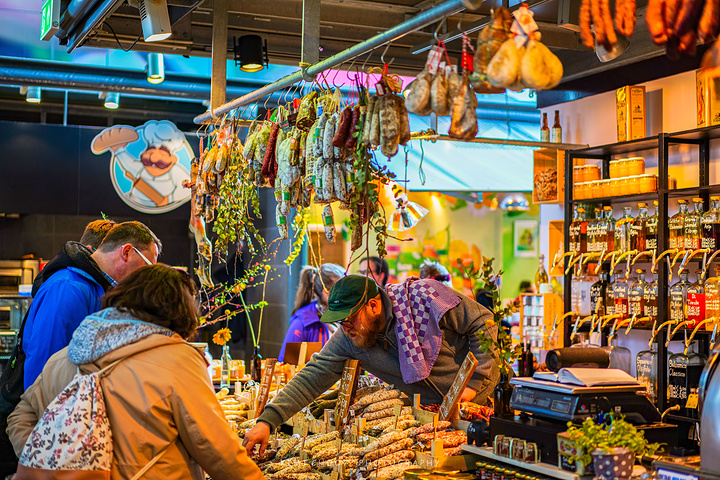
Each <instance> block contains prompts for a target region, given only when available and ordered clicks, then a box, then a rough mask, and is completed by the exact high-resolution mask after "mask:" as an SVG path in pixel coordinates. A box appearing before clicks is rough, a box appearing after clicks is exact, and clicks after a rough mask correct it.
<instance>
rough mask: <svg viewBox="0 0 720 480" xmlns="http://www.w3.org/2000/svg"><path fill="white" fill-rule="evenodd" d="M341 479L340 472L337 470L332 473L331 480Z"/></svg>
mask: <svg viewBox="0 0 720 480" xmlns="http://www.w3.org/2000/svg"><path fill="white" fill-rule="evenodd" d="M339 478H340V472H338V471H337V470H333V471H332V472H331V473H330V480H338V479H339Z"/></svg>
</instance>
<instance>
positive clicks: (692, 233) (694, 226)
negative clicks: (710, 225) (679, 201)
mask: <svg viewBox="0 0 720 480" xmlns="http://www.w3.org/2000/svg"><path fill="white" fill-rule="evenodd" d="M692 200H693V205H694V209H693V211H692V212H690V213H688V214H687V216H686V217H685V225H684V227H683V237H684V239H685V249H686V250H697V249H698V248H700V245H701V243H702V229H701V227H700V220H701V218H702V214H703V200H702V198H693V199H692Z"/></svg>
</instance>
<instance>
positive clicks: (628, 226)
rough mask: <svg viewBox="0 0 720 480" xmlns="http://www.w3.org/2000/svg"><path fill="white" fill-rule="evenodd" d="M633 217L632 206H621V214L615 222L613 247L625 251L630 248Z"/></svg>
mask: <svg viewBox="0 0 720 480" xmlns="http://www.w3.org/2000/svg"><path fill="white" fill-rule="evenodd" d="M634 221H635V219H634V218H633V217H632V207H624V208H623V216H622V217H620V219H618V221H617V223H615V248H616V249H618V250H620V251H622V252H627V251H629V250H631V249H632V244H631V242H632V237H631V232H632V226H633V222H634Z"/></svg>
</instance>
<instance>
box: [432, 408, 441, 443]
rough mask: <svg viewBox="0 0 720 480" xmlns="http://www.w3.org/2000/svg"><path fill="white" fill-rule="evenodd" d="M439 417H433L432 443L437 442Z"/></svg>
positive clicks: (437, 415) (436, 415)
mask: <svg viewBox="0 0 720 480" xmlns="http://www.w3.org/2000/svg"><path fill="white" fill-rule="evenodd" d="M439 417H440V415H439V414H437V413H436V414H435V415H433V441H434V440H437V426H438V418H439Z"/></svg>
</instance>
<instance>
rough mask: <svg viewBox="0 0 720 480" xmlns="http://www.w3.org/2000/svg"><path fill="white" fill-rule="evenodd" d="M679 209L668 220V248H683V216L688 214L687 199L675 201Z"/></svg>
mask: <svg viewBox="0 0 720 480" xmlns="http://www.w3.org/2000/svg"><path fill="white" fill-rule="evenodd" d="M677 202H678V206H679V207H680V211H679V212H678V213H676V214H675V215H673V216H672V217H670V219H669V220H668V248H677V249H683V248H685V237H684V236H683V235H684V234H685V217H687V214H688V204H687V200H683V199H682V198H681V199H680V200H678V201H677Z"/></svg>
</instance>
